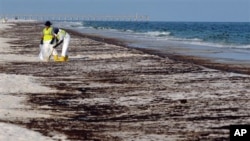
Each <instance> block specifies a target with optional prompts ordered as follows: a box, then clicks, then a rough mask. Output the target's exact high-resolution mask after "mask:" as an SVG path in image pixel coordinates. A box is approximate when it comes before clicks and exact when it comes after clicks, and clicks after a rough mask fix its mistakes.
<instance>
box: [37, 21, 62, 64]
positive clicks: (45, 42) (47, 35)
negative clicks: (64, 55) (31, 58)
mask: <svg viewBox="0 0 250 141" xmlns="http://www.w3.org/2000/svg"><path fill="white" fill-rule="evenodd" d="M44 25H45V28H44V29H43V32H42V38H41V42H40V54H39V58H40V59H41V60H46V61H49V59H50V56H51V55H53V56H54V61H56V60H58V55H57V51H56V50H54V49H52V47H53V45H54V43H55V37H54V34H53V27H51V25H52V23H51V22H50V21H46V22H45V24H44ZM52 51H53V52H52Z"/></svg>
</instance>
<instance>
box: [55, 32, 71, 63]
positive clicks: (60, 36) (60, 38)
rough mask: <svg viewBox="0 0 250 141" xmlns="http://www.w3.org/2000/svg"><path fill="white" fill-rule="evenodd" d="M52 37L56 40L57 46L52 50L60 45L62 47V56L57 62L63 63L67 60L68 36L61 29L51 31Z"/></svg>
mask: <svg viewBox="0 0 250 141" xmlns="http://www.w3.org/2000/svg"><path fill="white" fill-rule="evenodd" d="M53 32H54V36H55V38H56V40H57V44H56V45H55V46H54V47H53V48H54V49H55V48H56V47H58V46H59V45H60V44H62V43H63V45H62V54H61V57H59V58H58V60H57V61H59V62H65V61H67V60H68V53H67V52H68V47H69V41H70V35H69V34H68V33H67V32H66V31H65V30H63V29H59V28H54V29H53Z"/></svg>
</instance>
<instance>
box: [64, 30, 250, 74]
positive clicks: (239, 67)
mask: <svg viewBox="0 0 250 141" xmlns="http://www.w3.org/2000/svg"><path fill="white" fill-rule="evenodd" d="M67 30H68V31H70V32H71V33H74V34H76V35H79V36H81V37H84V38H89V39H93V40H95V41H100V42H105V43H108V44H114V45H118V46H122V47H126V48H131V49H136V50H140V51H143V52H145V53H147V54H152V55H158V56H160V57H163V58H169V59H172V60H175V61H182V62H187V63H193V64H197V65H201V66H204V67H207V68H210V69H216V70H221V71H226V72H234V73H240V74H250V64H249V63H242V62H241V61H224V63H222V62H218V61H216V59H215V58H208V57H198V56H194V55H185V54H176V53H169V52H162V51H161V50H157V49H148V48H135V47H133V46H129V45H127V44H126V42H125V41H123V40H119V39H114V38H108V37H104V36H101V35H100V36H97V35H90V34H84V33H80V32H78V31H75V30H73V29H67ZM173 50H175V49H171V51H172V52H175V51H173ZM190 50H191V51H192V49H190ZM194 51H195V50H194Z"/></svg>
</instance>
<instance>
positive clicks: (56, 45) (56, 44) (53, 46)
mask: <svg viewBox="0 0 250 141" xmlns="http://www.w3.org/2000/svg"><path fill="white" fill-rule="evenodd" d="M62 42H63V40H61V41H59V42H58V43H57V44H56V45H54V46H53V48H56V47H58V46H59V45H60V44H61V43H62Z"/></svg>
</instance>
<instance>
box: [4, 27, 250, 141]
mask: <svg viewBox="0 0 250 141" xmlns="http://www.w3.org/2000/svg"><path fill="white" fill-rule="evenodd" d="M42 28H43V27H42V24H38V23H19V24H18V23H16V24H14V25H12V28H11V29H8V30H5V31H1V34H0V37H5V38H12V39H13V40H11V41H8V43H10V44H11V48H12V51H11V52H8V53H7V54H10V55H14V56H24V57H25V56H28V58H23V59H22V57H20V58H19V59H18V60H17V59H7V60H4V61H1V68H0V73H3V74H15V75H26V76H32V77H36V78H37V79H36V80H37V81H39V83H41V84H42V85H43V86H44V87H49V88H51V89H52V90H53V91H51V92H46V93H42V92H40V91H39V90H37V92H34V91H32V92H29V93H27V92H21V93H16V94H15V95H14V96H17V97H20V96H25V97H26V99H25V104H26V105H28V106H30V107H31V109H32V111H33V112H34V113H36V112H37V111H39V112H42V113H44V114H48V115H49V116H44V117H42V116H41V117H18V115H13V116H16V117H12V118H9V117H8V118H1V119H0V120H1V121H2V122H6V123H13V124H17V125H20V126H22V127H26V128H28V129H30V130H34V131H38V132H40V133H42V134H43V135H45V136H49V137H51V138H54V139H58V138H57V137H56V135H58V136H59V135H61V136H62V135H63V137H64V138H67V140H84V141H85V140H96V141H98V140H101V141H113V140H114V141H120V140H128V141H130V140H152V141H159V140H160V141H165V140H166V141H175V140H176V141H194V140H209V141H218V140H220V141H223V140H225V141H226V140H229V126H230V125H231V124H249V123H250V120H249V119H250V118H249V117H250V112H249V111H250V110H249V109H250V107H249V106H248V105H249V104H250V100H249V98H250V97H249V93H250V89H249V88H250V85H249V82H250V77H249V75H248V74H249V69H248V68H247V67H245V66H243V67H242V66H240V65H227V64H219V63H214V62H211V61H208V60H205V59H202V58H195V57H190V56H177V55H173V54H162V53H161V52H157V51H153V50H146V49H140V50H139V49H133V48H130V47H127V46H125V44H123V43H122V42H120V41H117V40H114V39H108V38H104V37H96V36H91V35H82V34H80V33H77V32H74V31H71V30H68V31H69V33H70V34H71V38H72V39H71V42H70V48H69V61H68V62H65V63H57V62H53V61H51V62H40V61H39V60H37V58H38V53H39V47H38V45H39V39H40V33H41V31H42ZM2 54H6V53H1V55H2ZM236 72H237V73H236ZM17 81H21V82H22V81H23V80H21V79H19V80H17ZM10 89H11V88H10ZM12 95H13V94H12ZM17 110H23V109H21V108H20V109H17ZM6 116H8V115H6ZM58 140H64V139H62V138H61V139H58ZM65 140H66V139H65Z"/></svg>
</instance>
